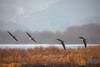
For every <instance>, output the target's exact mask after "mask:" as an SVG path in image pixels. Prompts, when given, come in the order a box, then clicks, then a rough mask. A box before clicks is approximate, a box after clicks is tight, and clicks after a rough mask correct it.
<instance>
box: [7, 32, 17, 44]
mask: <svg viewBox="0 0 100 67" xmlns="http://www.w3.org/2000/svg"><path fill="white" fill-rule="evenodd" d="M7 32H8V33H9V34H10V36H11V37H12V38H13V39H14V40H16V41H17V42H18V39H17V38H16V36H14V35H12V34H11V33H10V32H9V31H7Z"/></svg>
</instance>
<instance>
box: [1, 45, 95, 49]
mask: <svg viewBox="0 0 100 67" xmlns="http://www.w3.org/2000/svg"><path fill="white" fill-rule="evenodd" d="M49 46H53V47H58V48H63V46H62V45H61V44H0V49H9V48H14V49H15V48H18V49H29V48H36V47H44V48H45V47H49ZM65 46H66V48H77V47H84V44H66V45H65ZM88 46H97V44H88Z"/></svg>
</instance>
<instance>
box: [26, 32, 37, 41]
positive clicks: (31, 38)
mask: <svg viewBox="0 0 100 67" xmlns="http://www.w3.org/2000/svg"><path fill="white" fill-rule="evenodd" d="M26 34H27V35H28V36H29V38H31V40H32V41H34V42H35V43H37V42H36V40H35V39H34V38H33V37H32V36H31V35H30V34H29V33H28V32H26Z"/></svg>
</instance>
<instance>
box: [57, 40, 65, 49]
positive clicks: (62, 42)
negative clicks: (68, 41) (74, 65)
mask: <svg viewBox="0 0 100 67" xmlns="http://www.w3.org/2000/svg"><path fill="white" fill-rule="evenodd" d="M57 40H58V41H60V42H61V44H62V46H63V48H64V50H66V47H65V44H64V41H63V40H61V39H57Z"/></svg>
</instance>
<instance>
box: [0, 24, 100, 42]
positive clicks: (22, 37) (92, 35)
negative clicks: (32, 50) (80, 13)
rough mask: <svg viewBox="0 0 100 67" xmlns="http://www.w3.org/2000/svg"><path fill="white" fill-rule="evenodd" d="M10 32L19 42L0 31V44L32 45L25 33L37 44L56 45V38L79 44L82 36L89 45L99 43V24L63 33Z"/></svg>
mask: <svg viewBox="0 0 100 67" xmlns="http://www.w3.org/2000/svg"><path fill="white" fill-rule="evenodd" d="M0 29H1V28H0ZM10 32H11V33H12V34H13V35H14V36H16V38H18V40H19V42H16V41H14V40H13V39H12V37H11V36H10V35H9V34H8V33H7V30H0V44H13V43H16V44H29V43H34V42H33V41H31V40H30V39H29V37H28V36H27V34H26V32H29V33H30V34H31V35H32V36H33V37H34V38H35V39H36V41H37V42H38V44H58V43H59V42H58V41H57V40H56V38H60V39H62V40H64V41H65V43H66V44H81V43H82V42H81V41H80V39H79V38H78V37H79V36H83V37H85V38H86V39H87V42H88V43H89V44H99V43H100V36H99V34H100V24H95V23H90V24H84V25H81V26H71V27H69V28H66V29H65V30H64V31H63V32H61V31H56V32H51V31H41V32H38V31H36V32H32V31H28V30H26V31H25V30H16V31H13V30H10Z"/></svg>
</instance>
